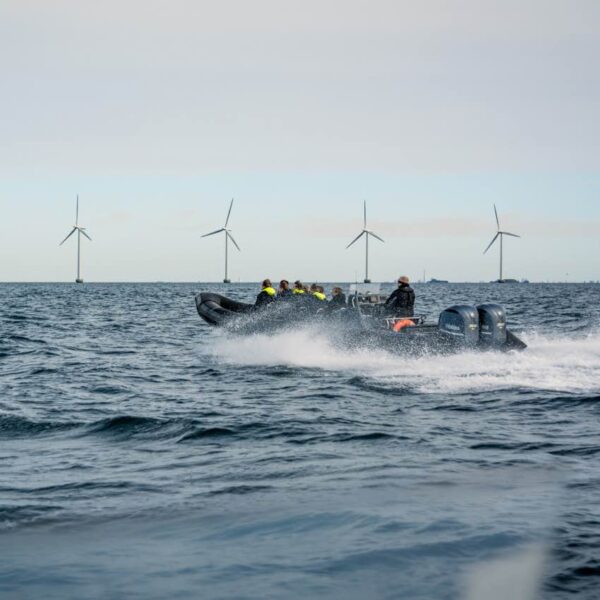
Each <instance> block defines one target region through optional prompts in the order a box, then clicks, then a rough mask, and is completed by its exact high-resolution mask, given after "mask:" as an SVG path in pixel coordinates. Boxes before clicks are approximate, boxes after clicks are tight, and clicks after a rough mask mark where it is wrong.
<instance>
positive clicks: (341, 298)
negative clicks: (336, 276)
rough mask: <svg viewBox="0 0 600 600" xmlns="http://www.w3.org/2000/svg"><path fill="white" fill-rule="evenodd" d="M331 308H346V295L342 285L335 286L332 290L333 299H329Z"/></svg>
mask: <svg viewBox="0 0 600 600" xmlns="http://www.w3.org/2000/svg"><path fill="white" fill-rule="evenodd" d="M329 308H330V309H332V310H335V309H339V308H346V296H345V294H344V292H343V291H342V288H340V287H334V288H333V290H331V300H330V301H329Z"/></svg>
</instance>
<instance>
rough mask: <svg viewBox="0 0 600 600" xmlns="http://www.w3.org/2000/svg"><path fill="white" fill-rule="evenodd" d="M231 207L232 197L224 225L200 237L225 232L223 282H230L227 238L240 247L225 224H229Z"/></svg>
mask: <svg viewBox="0 0 600 600" xmlns="http://www.w3.org/2000/svg"><path fill="white" fill-rule="evenodd" d="M232 208H233V198H232V199H231V204H230V205H229V212H228V213H227V219H225V225H224V226H223V227H221V229H217V230H216V231H211V232H210V233H207V234H205V235H203V236H202V237H203V238H205V237H209V236H211V235H216V234H217V233H223V232H225V279H223V283H231V279H229V274H228V268H229V240H231V241H232V242H233V245H234V246H235V247H236V248H237V249H238V251H239V252H241V250H240V247H239V246H238V245H237V242H236V241H235V240H234V239H233V236H232V235H231V229H227V225H229V217H231V209H232Z"/></svg>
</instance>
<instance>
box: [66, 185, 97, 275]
mask: <svg viewBox="0 0 600 600" xmlns="http://www.w3.org/2000/svg"><path fill="white" fill-rule="evenodd" d="M75 232H77V279H76V280H75V283H83V279H82V278H81V236H82V235H84V236H85V237H86V238H87V239H88V240H90V242H91V241H92V238H91V237H90V236H89V235H88V234H87V233H86V232H85V227H80V226H79V195H77V204H76V208H75V225H73V229H71V232H70V233H69V235H68V236H67V237H66V238H65V239H64V240H63V241H62V242H61V243H60V244H59V246H62V245H63V244H64V243H65V242H66V241H67V240H68V239H69V238H70V237H71V236H72V235H73V234H74V233H75Z"/></svg>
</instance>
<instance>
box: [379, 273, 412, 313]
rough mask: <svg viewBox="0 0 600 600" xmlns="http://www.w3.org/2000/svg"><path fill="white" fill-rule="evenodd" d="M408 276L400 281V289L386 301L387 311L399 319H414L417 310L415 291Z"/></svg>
mask: <svg viewBox="0 0 600 600" xmlns="http://www.w3.org/2000/svg"><path fill="white" fill-rule="evenodd" d="M409 284H410V280H409V279H408V277H406V275H403V276H402V277H400V278H399V279H398V289H397V290H395V291H394V292H393V293H392V295H391V296H390V297H389V298H388V299H387V300H386V302H385V308H386V310H387V311H388V312H389V313H391V314H393V315H395V316H398V317H412V316H413V315H414V309H415V291H414V290H413V289H412V288H411V287H410V285H409Z"/></svg>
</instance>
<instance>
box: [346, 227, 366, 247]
mask: <svg viewBox="0 0 600 600" xmlns="http://www.w3.org/2000/svg"><path fill="white" fill-rule="evenodd" d="M365 233H367V232H366V231H365V230H364V229H363V230H362V231H361V232H360V233H359V234H358V235H357V236H356V237H355V238H354V239H353V240H352V241H351V242H350V243H349V244H348V245H347V246H346V250H348V248H350V246H352V245H354V244H356V242H358V240H360V238H361V237H362V236H363V235H365Z"/></svg>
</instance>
